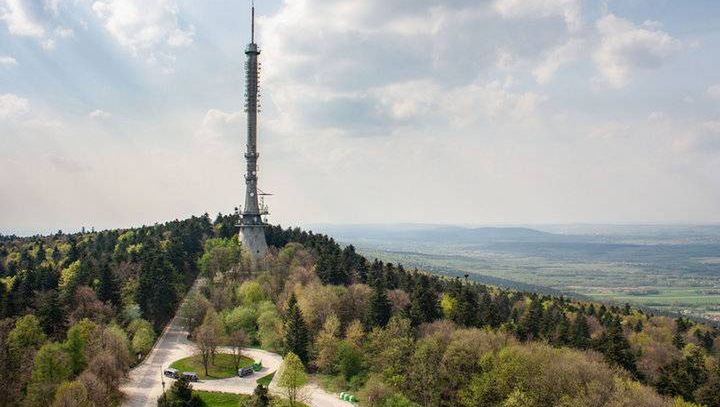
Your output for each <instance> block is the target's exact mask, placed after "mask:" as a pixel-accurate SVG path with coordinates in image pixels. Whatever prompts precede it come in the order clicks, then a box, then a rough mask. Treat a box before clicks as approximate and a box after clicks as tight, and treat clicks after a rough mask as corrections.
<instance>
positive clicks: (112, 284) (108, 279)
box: [97, 263, 121, 307]
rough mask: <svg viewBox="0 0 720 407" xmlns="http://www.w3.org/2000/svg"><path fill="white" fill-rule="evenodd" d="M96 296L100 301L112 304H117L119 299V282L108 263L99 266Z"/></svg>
mask: <svg viewBox="0 0 720 407" xmlns="http://www.w3.org/2000/svg"><path fill="white" fill-rule="evenodd" d="M97 297H98V299H99V300H100V301H103V302H106V303H110V304H112V305H114V306H116V307H117V306H119V305H120V302H121V299H120V284H119V283H118V281H117V279H116V278H115V275H114V274H113V272H112V270H110V265H109V264H108V263H105V264H103V265H102V267H101V268H100V284H99V285H98V288H97Z"/></svg>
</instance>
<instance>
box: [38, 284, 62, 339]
mask: <svg viewBox="0 0 720 407" xmlns="http://www.w3.org/2000/svg"><path fill="white" fill-rule="evenodd" d="M35 315H37V317H38V318H39V319H40V324H41V325H42V327H43V330H44V331H45V333H46V334H47V335H48V336H50V337H51V338H55V339H60V337H61V336H62V334H63V331H64V329H65V314H64V312H63V308H62V306H61V304H60V296H59V295H58V292H57V291H56V290H48V291H46V292H45V294H44V295H43V296H42V297H41V299H40V306H39V307H38V310H37V311H36V312H35Z"/></svg>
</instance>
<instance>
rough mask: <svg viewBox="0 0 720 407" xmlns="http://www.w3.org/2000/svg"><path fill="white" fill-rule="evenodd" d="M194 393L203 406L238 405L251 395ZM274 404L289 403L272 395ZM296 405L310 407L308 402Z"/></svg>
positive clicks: (215, 392)
mask: <svg viewBox="0 0 720 407" xmlns="http://www.w3.org/2000/svg"><path fill="white" fill-rule="evenodd" d="M193 394H197V395H198V396H199V397H200V400H201V401H202V403H201V404H200V406H201V407H238V406H239V405H240V403H241V402H243V401H246V400H248V399H250V397H251V396H249V395H245V394H233V393H221V392H218V391H202V390H193ZM272 400H273V401H272V403H273V404H272V405H273V406H277V407H286V406H288V405H289V403H288V402H287V400H282V399H279V398H277V397H272ZM295 406H296V407H308V406H307V404H303V403H296V404H295Z"/></svg>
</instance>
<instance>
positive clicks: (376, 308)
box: [367, 277, 392, 327]
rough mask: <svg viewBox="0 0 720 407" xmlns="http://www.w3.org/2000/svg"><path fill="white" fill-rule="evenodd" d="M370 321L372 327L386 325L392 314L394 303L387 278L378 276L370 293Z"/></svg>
mask: <svg viewBox="0 0 720 407" xmlns="http://www.w3.org/2000/svg"><path fill="white" fill-rule="evenodd" d="M368 312H369V315H368V318H367V320H368V323H369V324H370V326H371V327H374V326H379V327H384V326H385V325H387V323H388V321H389V320H390V317H391V316H392V304H391V303H390V300H389V299H388V295H387V289H386V287H385V279H384V278H383V277H379V278H376V279H375V281H374V282H373V291H372V294H371V295H370V307H369V310H368Z"/></svg>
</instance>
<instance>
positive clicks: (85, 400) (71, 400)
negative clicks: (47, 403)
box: [52, 380, 96, 407]
mask: <svg viewBox="0 0 720 407" xmlns="http://www.w3.org/2000/svg"><path fill="white" fill-rule="evenodd" d="M52 407H96V406H95V404H94V403H93V402H92V400H91V398H90V395H89V394H88V389H87V387H86V386H85V384H83V382H82V381H80V380H75V381H72V382H64V383H62V384H61V385H60V386H58V388H57V391H56V392H55V399H54V401H53V403H52Z"/></svg>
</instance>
